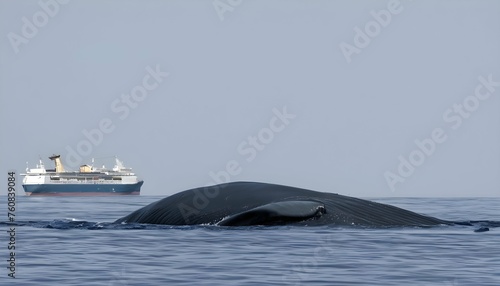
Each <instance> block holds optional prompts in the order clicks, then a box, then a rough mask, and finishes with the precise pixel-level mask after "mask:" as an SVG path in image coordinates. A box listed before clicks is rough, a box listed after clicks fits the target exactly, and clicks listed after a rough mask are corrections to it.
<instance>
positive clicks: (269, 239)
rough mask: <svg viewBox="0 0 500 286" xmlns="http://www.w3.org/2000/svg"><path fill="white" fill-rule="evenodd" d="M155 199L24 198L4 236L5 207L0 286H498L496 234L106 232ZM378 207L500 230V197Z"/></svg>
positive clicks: (454, 230) (128, 228)
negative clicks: (491, 224)
mask: <svg viewBox="0 0 500 286" xmlns="http://www.w3.org/2000/svg"><path fill="white" fill-rule="evenodd" d="M160 198H163V197H159V196H123V197H122V196H115V197H25V196H21V195H19V196H18V197H17V209H16V222H15V224H14V225H9V224H8V223H7V220H8V219H7V200H6V196H5V195H4V196H2V197H0V199H1V200H0V209H2V210H4V211H1V212H0V214H1V215H2V218H1V219H0V221H1V223H0V230H1V233H2V235H0V261H2V263H1V265H2V267H0V285H189V286H191V285H384V286H386V285H443V286H458V285H495V286H498V285H500V227H497V228H490V230H489V231H486V232H474V230H476V229H477V226H438V227H432V228H389V229H366V228H348V227H294V226H282V227H237V228H227V227H215V226H196V227H170V226H152V225H138V224H132V225H114V224H111V222H113V221H114V220H116V219H118V218H120V217H122V216H124V215H126V214H128V213H130V212H131V211H134V210H136V209H138V208H140V207H142V206H144V205H146V204H148V203H150V202H153V201H156V200H158V199H160ZM373 200H374V201H378V202H382V203H388V204H392V205H396V206H399V207H402V208H405V209H409V210H412V211H416V212H418V213H423V214H427V215H431V216H436V217H439V218H442V219H449V220H494V221H500V198H438V199H436V198H377V199H373ZM11 227H15V233H16V236H15V238H16V249H15V251H16V252H15V258H16V273H15V276H16V278H15V279H12V278H10V277H8V273H9V270H8V268H7V264H8V262H7V260H8V259H9V255H10V254H9V252H10V251H9V250H8V249H7V246H8V242H9V234H8V233H7V231H8V230H10V228H11Z"/></svg>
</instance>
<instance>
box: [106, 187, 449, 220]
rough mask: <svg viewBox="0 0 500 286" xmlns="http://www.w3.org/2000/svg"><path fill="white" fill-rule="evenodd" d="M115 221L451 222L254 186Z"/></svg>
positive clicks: (209, 192) (156, 206)
mask: <svg viewBox="0 0 500 286" xmlns="http://www.w3.org/2000/svg"><path fill="white" fill-rule="evenodd" d="M116 223H145V224H163V225H201V224H208V225H221V226H251V225H287V224H294V225H308V226H316V225H339V226H346V225H349V226H367V227H381V226H382V227H396V226H434V225H442V224H453V222H451V221H446V220H441V219H437V218H434V217H430V216H425V215H421V214H417V213H415V212H412V211H408V210H405V209H402V208H398V207H395V206H391V205H387V204H382V203H377V202H372V201H369V200H363V199H358V198H353V197H348V196H343V195H339V194H334V193H323V192H316V191H311V190H306V189H300V188H295V187H289V186H282V185H275V184H267V183H256V182H233V183H226V184H221V185H215V186H210V187H202V188H196V189H191V190H187V191H183V192H180V193H177V194H174V195H172V196H169V197H166V198H164V199H161V200H159V201H156V202H153V203H151V204H149V205H147V206H145V207H143V208H141V209H138V210H136V211H134V212H132V213H130V214H129V215H127V216H125V217H123V218H120V219H118V220H117V221H116Z"/></svg>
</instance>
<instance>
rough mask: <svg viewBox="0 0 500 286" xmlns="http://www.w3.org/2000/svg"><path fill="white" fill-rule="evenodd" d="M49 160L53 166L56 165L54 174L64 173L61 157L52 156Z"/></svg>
mask: <svg viewBox="0 0 500 286" xmlns="http://www.w3.org/2000/svg"><path fill="white" fill-rule="evenodd" d="M49 159H50V160H52V161H54V164H56V172H57V173H61V172H64V167H63V164H62V162H61V155H53V156H50V157H49Z"/></svg>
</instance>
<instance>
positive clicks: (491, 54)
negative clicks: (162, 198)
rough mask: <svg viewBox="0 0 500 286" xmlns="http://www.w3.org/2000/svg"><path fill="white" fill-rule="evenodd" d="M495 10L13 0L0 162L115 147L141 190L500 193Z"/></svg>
mask: <svg viewBox="0 0 500 286" xmlns="http://www.w3.org/2000/svg"><path fill="white" fill-rule="evenodd" d="M499 15H500V2H499V1H493V0H492V1H434V0H432V1H431V0H429V1H414V2H411V1H401V2H398V1H385V0H384V1H305V0H304V1H289V0H286V1H285V0H283V1H270V0H266V1H264V0H261V1H258V0H252V1H245V0H243V1H239V0H217V1H201V0H198V1H186V0H183V1H79V0H73V1H62V0H61V1H59V2H56V1H55V0H41V1H5V0H3V1H0V35H2V40H1V41H0V56H1V57H0V68H1V70H0V112H1V115H0V116H1V121H0V132H1V148H0V152H1V153H0V156H1V157H0V158H1V161H0V169H1V170H2V172H4V173H5V172H7V170H9V169H16V170H17V171H18V172H19V173H21V172H24V169H25V168H26V161H28V162H29V163H30V165H31V166H33V165H34V164H35V163H37V161H38V158H39V156H41V157H42V159H43V160H44V161H45V163H46V165H48V166H49V165H50V166H52V163H51V162H50V160H49V159H48V158H47V157H48V156H50V155H52V154H54V153H55V154H61V155H62V156H63V157H64V158H63V162H64V163H65V165H66V168H70V167H75V166H78V165H79V164H83V163H89V162H90V160H91V158H92V157H105V156H114V155H116V156H118V157H119V158H120V159H122V160H123V161H124V163H125V165H127V166H129V167H132V168H133V169H134V170H135V171H136V172H137V174H138V175H139V176H140V177H141V178H142V179H144V181H145V183H144V186H143V188H142V194H144V195H171V194H173V193H176V192H179V191H182V190H185V189H188V188H193V187H198V186H204V185H207V184H215V183H217V182H218V181H225V180H227V179H229V180H231V181H242V180H245V181H262V182H271V183H279V184H285V185H292V186H298V187H303V188H309V189H313V190H318V191H325V192H337V193H341V194H347V195H352V196H358V197H387V196H499V195H500V112H499V110H500V98H499V97H500V33H499V31H500V17H499ZM110 167H111V166H110ZM74 169H76V168H74ZM19 179H21V178H19Z"/></svg>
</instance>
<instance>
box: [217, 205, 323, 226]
mask: <svg viewBox="0 0 500 286" xmlns="http://www.w3.org/2000/svg"><path fill="white" fill-rule="evenodd" d="M324 213H326V208H325V205H324V204H323V203H321V202H317V201H312V200H302V201H280V202H273V203H269V204H265V205H262V206H258V207H255V208H253V209H250V210H247V211H244V212H240V213H237V214H234V215H231V216H228V217H226V218H224V219H223V220H221V221H220V222H219V223H217V224H218V225H221V226H249V225H275V224H286V223H292V222H298V221H304V220H307V219H310V218H314V217H318V216H321V215H322V214H324Z"/></svg>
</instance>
